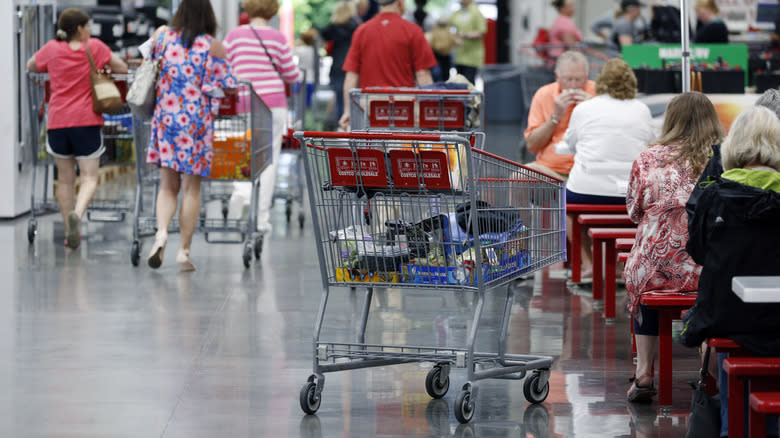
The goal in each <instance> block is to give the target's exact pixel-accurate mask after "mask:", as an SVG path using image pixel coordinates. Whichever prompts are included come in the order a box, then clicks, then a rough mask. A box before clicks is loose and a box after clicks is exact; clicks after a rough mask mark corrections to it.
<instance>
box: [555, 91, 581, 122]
mask: <svg viewBox="0 0 780 438" xmlns="http://www.w3.org/2000/svg"><path fill="white" fill-rule="evenodd" d="M587 99H590V95H589V94H588V93H586V92H585V90H582V89H579V88H575V89H567V90H563V92H561V94H559V95H558V97H556V98H555V101H554V102H555V108H554V109H553V113H552V115H553V117H554V118H555V120H561V117H563V116H564V114H566V111H568V110H569V107H570V106H572V105H576V104H578V103H580V102H582V101H584V100H587Z"/></svg>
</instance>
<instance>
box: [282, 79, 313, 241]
mask: <svg viewBox="0 0 780 438" xmlns="http://www.w3.org/2000/svg"><path fill="white" fill-rule="evenodd" d="M306 92H307V91H306V74H305V72H304V77H303V79H302V80H301V84H300V86H297V87H293V88H292V93H291V94H290V96H289V97H288V98H287V105H288V108H290V110H289V111H288V117H287V130H286V131H285V133H284V135H283V136H282V151H281V152H280V154H279V162H278V163H277V166H276V181H275V184H274V201H276V200H282V201H284V216H285V218H286V219H287V223H288V224H289V223H290V220H292V213H293V203H298V205H299V210H298V227H299V228H300V229H303V226H304V224H305V222H306V216H305V215H304V213H303V208H304V207H303V192H304V191H305V185H306V182H305V181H304V176H303V159H302V158H301V144H300V143H299V142H298V141H297V140H296V139H295V137H293V134H294V133H295V131H300V130H302V129H304V128H303V125H304V122H305V120H306Z"/></svg>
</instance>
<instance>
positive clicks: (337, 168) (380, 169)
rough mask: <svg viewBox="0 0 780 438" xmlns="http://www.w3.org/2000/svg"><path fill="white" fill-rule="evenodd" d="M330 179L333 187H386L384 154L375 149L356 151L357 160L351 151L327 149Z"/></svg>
mask: <svg viewBox="0 0 780 438" xmlns="http://www.w3.org/2000/svg"><path fill="white" fill-rule="evenodd" d="M328 161H329V163H330V177H331V180H332V184H333V185H334V186H357V185H358V181H360V183H361V185H362V186H363V187H387V170H386V169H385V154H384V153H382V151H380V150H376V149H358V151H357V160H356V159H355V156H354V155H353V153H352V150H351V149H347V148H332V149H328Z"/></svg>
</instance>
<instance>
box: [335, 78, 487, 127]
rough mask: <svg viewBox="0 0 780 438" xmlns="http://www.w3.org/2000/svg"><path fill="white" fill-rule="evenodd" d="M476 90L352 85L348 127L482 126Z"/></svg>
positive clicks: (481, 99)
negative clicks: (358, 86) (353, 87)
mask: <svg viewBox="0 0 780 438" xmlns="http://www.w3.org/2000/svg"><path fill="white" fill-rule="evenodd" d="M483 101H484V96H483V94H482V93H481V92H479V91H476V90H467V89H463V90H434V89H421V88H383V87H369V88H360V89H358V88H356V89H353V90H350V91H349V102H347V104H348V105H349V116H350V117H349V123H350V129H351V130H362V129H369V128H388V129H398V128H400V129H415V128H416V129H424V130H436V131H477V130H480V129H483V127H484V126H485V120H484V119H485V115H484V113H483V112H482V111H480V108H481V105H482V102H483Z"/></svg>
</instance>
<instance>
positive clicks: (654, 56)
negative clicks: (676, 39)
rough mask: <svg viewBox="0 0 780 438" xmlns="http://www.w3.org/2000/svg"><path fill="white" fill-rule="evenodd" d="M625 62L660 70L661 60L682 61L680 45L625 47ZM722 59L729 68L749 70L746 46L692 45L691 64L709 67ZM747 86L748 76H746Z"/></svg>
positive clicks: (634, 66)
mask: <svg viewBox="0 0 780 438" xmlns="http://www.w3.org/2000/svg"><path fill="white" fill-rule="evenodd" d="M622 50H623V60H624V61H626V63H628V65H629V66H631V67H632V68H639V67H648V68H660V67H661V65H662V64H661V60H662V59H664V60H666V63H667V65H668V64H669V63H679V62H681V61H682V47H681V46H680V45H679V44H635V45H632V46H623V48H622ZM719 57H721V58H722V59H723V62H725V63H728V65H729V66H732V67H739V68H741V69H742V71H744V72H747V70H748V48H747V45H745V44H691V57H690V60H691V64H696V63H702V62H706V63H707V64H708V66H709V67H712V65H713V64H716V63H717V62H718V58H719ZM745 84H746V85H747V75H745Z"/></svg>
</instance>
